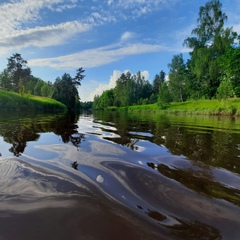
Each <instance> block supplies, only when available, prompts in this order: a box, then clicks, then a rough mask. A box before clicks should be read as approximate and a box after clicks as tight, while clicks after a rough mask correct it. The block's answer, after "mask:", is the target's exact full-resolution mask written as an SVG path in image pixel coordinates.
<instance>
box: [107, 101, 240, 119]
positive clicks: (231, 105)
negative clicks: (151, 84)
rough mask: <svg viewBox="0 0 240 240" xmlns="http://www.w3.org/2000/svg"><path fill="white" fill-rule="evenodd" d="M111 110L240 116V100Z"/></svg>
mask: <svg viewBox="0 0 240 240" xmlns="http://www.w3.org/2000/svg"><path fill="white" fill-rule="evenodd" d="M108 109H109V110H117V109H119V110H126V109H127V110H128V111H129V112H134V111H136V112H141V111H149V112H159V111H161V112H171V113H186V114H202V115H226V116H229V115H235V116H240V99H239V98H229V99H227V100H224V101H219V100H196V101H187V102H174V103H170V104H169V105H167V106H166V107H165V109H164V110H163V109H161V107H159V106H158V105H157V104H156V103H155V104H147V105H136V106H129V107H120V108H117V107H111V108H108Z"/></svg>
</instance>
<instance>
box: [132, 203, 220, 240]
mask: <svg viewBox="0 0 240 240" xmlns="http://www.w3.org/2000/svg"><path fill="white" fill-rule="evenodd" d="M136 207H137V208H138V209H140V210H142V211H144V208H143V207H142V206H140V205H137V206H136ZM145 213H146V214H147V215H148V217H150V218H152V219H154V220H156V221H158V222H162V221H164V220H166V219H167V217H166V216H165V215H163V214H161V213H160V212H158V211H156V210H150V209H147V211H146V212H145ZM171 217H173V216H171ZM176 220H177V222H178V224H175V225H171V226H167V225H164V226H166V227H167V228H169V229H170V230H171V231H172V233H173V234H174V235H177V236H178V237H181V238H183V239H193V240H195V239H199V240H201V239H209V240H220V239H222V236H221V233H220V232H219V231H218V230H217V229H216V228H214V227H212V226H209V225H207V224H204V223H201V222H199V221H192V222H190V221H185V220H182V219H179V218H176Z"/></svg>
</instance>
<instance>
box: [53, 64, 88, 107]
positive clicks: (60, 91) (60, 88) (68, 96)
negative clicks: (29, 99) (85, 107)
mask: <svg viewBox="0 0 240 240" xmlns="http://www.w3.org/2000/svg"><path fill="white" fill-rule="evenodd" d="M83 72H84V70H83V69H82V68H79V69H77V74H76V76H75V77H74V78H72V77H71V76H70V74H68V73H64V74H63V76H62V77H61V78H60V77H58V78H57V79H56V80H55V82H54V84H53V86H54V93H53V98H54V99H56V100H58V101H60V102H62V103H64V104H65V105H66V106H67V108H68V109H70V110H73V109H75V110H76V109H79V108H80V97H79V95H78V90H77V87H78V86H80V85H81V80H83V79H84V77H85V75H83V74H82V73H83Z"/></svg>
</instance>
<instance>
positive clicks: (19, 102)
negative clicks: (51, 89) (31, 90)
mask: <svg viewBox="0 0 240 240" xmlns="http://www.w3.org/2000/svg"><path fill="white" fill-rule="evenodd" d="M0 109H1V110H11V109H12V110H36V111H65V110H66V109H67V108H66V106H65V105H64V104H62V103H60V102H58V101H56V100H54V99H50V98H44V97H37V96H21V95H20V94H17V93H14V92H7V91H3V90H0Z"/></svg>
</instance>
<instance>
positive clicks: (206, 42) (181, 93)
mask: <svg viewBox="0 0 240 240" xmlns="http://www.w3.org/2000/svg"><path fill="white" fill-rule="evenodd" d="M226 21H227V15H226V14H225V13H224V12H223V11H222V4H221V2H220V1H219V0H210V1H208V2H207V3H206V4H205V6H201V7H200V8H199V13H198V18H197V27H196V28H194V29H193V30H192V32H191V36H189V37H188V38H186V39H185V40H184V42H183V45H184V46H186V47H188V48H189V49H190V55H189V56H190V57H189V59H187V60H185V59H184V58H183V55H182V54H181V53H180V54H177V55H174V56H173V57H172V60H171V63H169V64H168V68H169V73H168V74H166V73H165V72H164V71H163V70H162V71H160V73H159V74H156V75H155V78H154V79H153V82H152V83H150V82H149V80H147V79H145V78H144V77H143V76H142V75H141V72H140V71H139V72H138V73H136V74H131V73H130V72H127V73H123V74H122V75H121V76H120V78H119V79H118V80H117V81H116V86H115V87H114V88H113V89H110V90H106V91H104V92H103V93H102V94H101V95H100V96H99V95H98V96H95V97H94V102H93V108H94V109H104V108H106V107H109V106H118V107H120V106H132V105H141V104H150V103H157V105H158V106H159V108H165V107H166V106H167V105H168V104H169V103H171V102H184V101H189V100H199V99H219V100H223V99H227V98H233V97H240V35H238V34H237V32H235V31H233V28H232V27H225V23H226Z"/></svg>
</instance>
